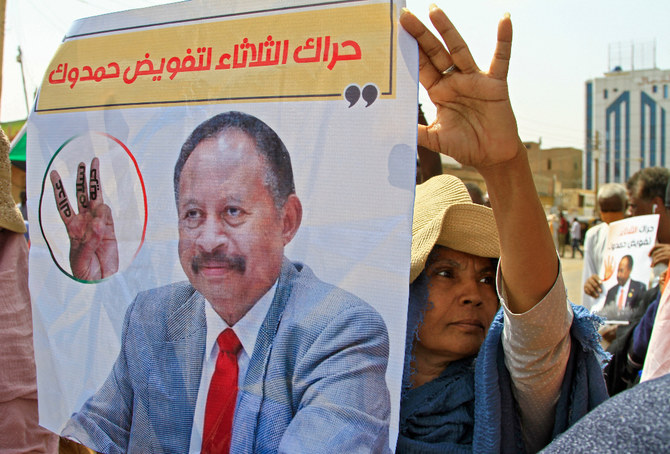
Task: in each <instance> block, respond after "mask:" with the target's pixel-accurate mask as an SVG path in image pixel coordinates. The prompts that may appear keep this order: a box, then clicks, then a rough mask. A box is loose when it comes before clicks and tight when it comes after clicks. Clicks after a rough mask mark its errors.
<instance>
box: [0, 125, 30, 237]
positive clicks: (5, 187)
mask: <svg viewBox="0 0 670 454" xmlns="http://www.w3.org/2000/svg"><path fill="white" fill-rule="evenodd" d="M0 228H3V229H8V230H12V231H14V232H17V233H25V232H26V225H25V224H24V223H23V216H22V215H21V211H20V210H19V208H18V207H17V206H16V203H14V199H13V198H12V170H11V164H10V163H9V139H7V136H6V135H5V131H3V130H2V128H0Z"/></svg>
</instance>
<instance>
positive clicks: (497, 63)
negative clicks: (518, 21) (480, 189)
mask: <svg viewBox="0 0 670 454" xmlns="http://www.w3.org/2000/svg"><path fill="white" fill-rule="evenodd" d="M430 20H431V22H432V23H433V25H434V26H435V28H436V29H437V31H438V32H439V34H440V36H441V37H442V40H443V41H444V43H445V44H446V48H445V46H444V45H443V44H442V43H441V42H440V41H439V40H438V39H437V38H436V37H435V36H434V35H433V34H432V33H431V32H430V31H429V30H428V29H427V28H426V26H425V25H424V24H423V23H421V21H419V19H417V18H416V16H414V15H413V14H412V13H410V12H409V11H407V10H405V11H403V14H402V15H401V16H400V23H401V24H402V26H403V27H404V28H405V30H407V32H409V33H410V34H411V35H412V36H413V37H414V38H415V39H416V40H417V42H418V44H419V80H420V81H421V84H422V85H423V86H424V88H425V89H426V90H427V91H428V95H429V96H430V99H431V101H432V102H433V103H434V104H435V106H436V108H437V115H436V119H435V121H434V122H433V124H431V125H430V126H419V145H421V146H424V147H426V148H429V149H431V150H433V151H438V152H440V153H443V154H446V155H449V156H451V157H453V158H455V159H456V160H457V161H458V162H460V163H461V164H463V165H469V166H473V167H475V168H478V169H481V168H485V167H490V166H494V165H497V164H501V163H505V162H507V161H511V160H513V159H514V158H515V157H516V156H517V153H518V151H519V144H520V141H519V138H518V132H517V126H516V119H515V118H514V113H513V111H512V106H511V104H510V100H509V94H508V88H507V70H508V68H509V59H510V53H511V47H512V22H511V20H510V17H509V15H507V14H506V15H505V17H503V19H501V20H500V23H499V24H498V42H497V45H496V51H495V55H494V57H493V61H492V62H491V66H490V68H489V71H488V72H483V71H480V69H479V68H478V67H477V64H476V63H475V61H474V59H473V58H472V55H471V54H470V50H469V49H468V47H467V44H466V43H465V41H464V40H463V38H462V37H461V35H460V34H459V33H458V31H457V30H456V28H455V27H454V25H453V24H452V23H451V21H450V20H449V18H448V17H447V16H446V14H444V12H443V11H442V10H441V9H439V8H437V7H436V6H434V5H433V6H431V11H430Z"/></svg>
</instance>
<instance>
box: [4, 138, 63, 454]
mask: <svg viewBox="0 0 670 454" xmlns="http://www.w3.org/2000/svg"><path fill="white" fill-rule="evenodd" d="M10 190H11V168H10V163H9V140H8V139H7V136H6V135H5V133H4V131H2V130H1V129H0V295H2V297H0V346H1V348H0V452H1V453H3V454H13V453H25V452H31V453H55V452H57V450H58V436H57V435H55V434H53V433H51V432H49V431H48V430H46V429H44V428H42V427H40V426H39V425H38V412H37V376H36V371H35V352H34V350H33V324H32V311H31V307H30V293H29V291H28V244H27V243H26V240H25V238H24V236H23V234H24V233H25V232H26V227H25V225H24V222H23V216H22V215H21V212H20V211H19V209H18V207H17V206H16V204H15V203H14V200H13V199H12V196H11V192H10Z"/></svg>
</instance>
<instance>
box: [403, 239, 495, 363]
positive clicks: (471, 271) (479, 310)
mask: <svg viewBox="0 0 670 454" xmlns="http://www.w3.org/2000/svg"><path fill="white" fill-rule="evenodd" d="M424 272H425V273H426V275H427V277H428V301H429V304H428V309H427V310H426V312H425V313H424V316H423V323H422V324H421V325H420V327H419V332H418V334H419V336H418V339H417V340H416V345H415V348H414V351H415V354H416V355H428V356H431V357H432V359H433V360H437V361H446V362H452V361H456V360H459V359H462V358H465V357H468V356H471V355H474V354H476V353H477V352H478V351H479V347H480V346H481V345H482V342H483V341H484V337H485V336H486V332H487V331H488V329H489V326H490V325H491V322H492V321H493V317H494V316H495V314H496V312H497V310H498V296H497V293H496V287H495V272H496V269H495V261H494V260H493V259H490V258H485V257H478V256H476V255H472V254H467V253H465V252H458V251H454V250H452V249H449V248H446V247H442V246H436V247H435V248H434V249H433V251H432V252H431V254H430V256H429V257H428V260H427V262H426V268H425V270H424Z"/></svg>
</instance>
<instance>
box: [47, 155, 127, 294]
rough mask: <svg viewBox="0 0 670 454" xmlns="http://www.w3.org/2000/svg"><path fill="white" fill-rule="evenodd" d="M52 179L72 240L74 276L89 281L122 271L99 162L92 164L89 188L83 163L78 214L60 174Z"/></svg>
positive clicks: (52, 175) (96, 159)
mask: <svg viewBox="0 0 670 454" xmlns="http://www.w3.org/2000/svg"><path fill="white" fill-rule="evenodd" d="M49 177H50V179H51V184H52V186H53V190H54V197H55V198H56V206H57V207H58V212H59V213H60V217H61V219H62V220H63V223H64V224H65V228H66V230H67V234H68V237H69V238H70V267H71V269H72V275H73V276H74V277H75V278H77V279H81V280H85V281H97V280H100V279H104V278H106V277H109V276H111V275H112V274H114V273H116V272H117V271H118V269H119V252H118V246H117V242H116V235H115V234H114V219H113V218H112V210H111V209H110V208H109V206H108V205H106V204H105V203H104V202H103V199H102V189H101V186H100V184H101V183H100V181H101V180H100V161H99V159H98V158H93V160H92V161H91V172H90V178H89V182H88V185H87V183H86V164H84V163H83V162H81V163H79V167H78V168H77V185H76V187H77V209H78V213H77V214H75V213H74V211H73V209H72V207H71V206H70V201H69V200H68V197H67V193H66V192H65V187H64V186H63V182H62V181H61V178H60V175H59V174H58V171H56V170H54V171H52V172H51V174H50V175H49Z"/></svg>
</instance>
